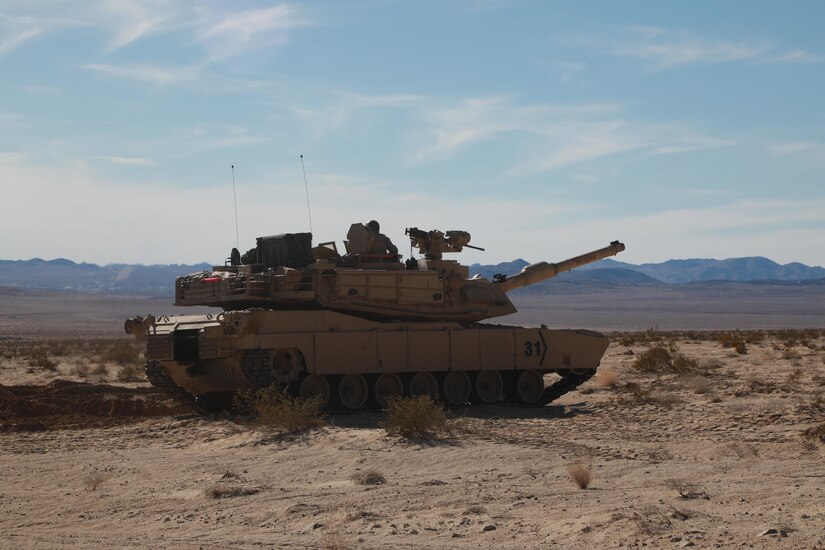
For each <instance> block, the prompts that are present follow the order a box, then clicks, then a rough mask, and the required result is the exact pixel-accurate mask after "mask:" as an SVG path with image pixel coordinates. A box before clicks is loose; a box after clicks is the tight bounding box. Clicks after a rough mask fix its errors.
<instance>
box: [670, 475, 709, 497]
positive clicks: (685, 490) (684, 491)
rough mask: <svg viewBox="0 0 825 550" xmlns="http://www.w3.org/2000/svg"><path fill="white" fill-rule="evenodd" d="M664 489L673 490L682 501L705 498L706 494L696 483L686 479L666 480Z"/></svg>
mask: <svg viewBox="0 0 825 550" xmlns="http://www.w3.org/2000/svg"><path fill="white" fill-rule="evenodd" d="M665 487H667V488H668V489H673V490H674V491H676V492H677V493H679V496H680V497H682V498H684V499H692V498H707V493H705V491H704V489H702V487H701V486H700V485H699V484H698V483H694V482H692V481H688V480H686V479H668V480H666V481H665Z"/></svg>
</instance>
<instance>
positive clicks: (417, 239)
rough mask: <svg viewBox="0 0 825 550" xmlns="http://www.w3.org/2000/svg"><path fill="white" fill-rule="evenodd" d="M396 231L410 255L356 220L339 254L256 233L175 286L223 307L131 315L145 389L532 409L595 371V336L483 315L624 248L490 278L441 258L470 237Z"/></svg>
mask: <svg viewBox="0 0 825 550" xmlns="http://www.w3.org/2000/svg"><path fill="white" fill-rule="evenodd" d="M405 233H406V235H407V236H408V237H409V239H410V243H411V245H412V246H413V247H414V248H417V249H418V251H419V254H420V256H419V257H418V258H409V259H407V260H406V261H402V257H401V256H400V255H398V254H396V253H391V252H387V251H385V250H383V248H384V247H383V246H379V247H378V251H376V239H377V238H379V237H380V238H384V237H383V235H380V234H379V233H377V231H373V230H372V229H371V228H370V227H368V226H366V225H362V224H353V225H352V226H351V227H350V229H349V231H348V233H347V240H346V241H344V249H343V251H342V252H343V253H341V252H339V250H338V247H337V245H336V243H335V242H325V243H320V244H319V245H317V246H313V245H312V235H311V234H310V233H286V234H281V235H272V236H266V237H259V238H258V239H257V241H256V246H255V247H254V248H252V249H250V250H249V251H247V252H246V253H244V254H241V253H240V252H239V251H238V250H237V249H233V250H232V253H231V254H230V256H229V258H228V259H227V260H226V261H225V262H224V265H222V266H215V267H214V268H213V269H212V270H211V271H204V272H199V273H192V274H189V275H186V276H184V277H179V278H178V279H177V280H176V282H175V305H178V306H213V307H218V308H221V309H222V310H223V311H221V312H218V313H213V314H200V315H169V316H148V317H146V318H141V317H138V318H134V319H129V320H127V321H126V331H127V332H129V333H132V334H135V335H136V336H137V337H139V338H141V339H145V342H146V350H145V356H146V373H147V376H148V378H149V380H150V382H151V383H152V384H154V385H155V386H158V387H160V388H161V389H163V390H165V391H167V392H168V393H170V394H172V395H174V396H176V397H177V398H179V399H181V400H183V401H187V402H189V403H190V404H191V405H193V406H195V407H199V408H205V409H210V408H214V407H215V406H218V405H219V404H222V403H225V402H226V399H227V396H230V395H232V394H233V393H234V392H236V391H238V390H243V389H249V388H262V387H267V386H271V385H273V384H275V385H277V386H279V387H281V388H283V390H284V391H286V392H289V393H291V394H293V395H296V396H300V397H304V398H311V397H317V398H319V399H320V400H321V401H322V402H323V403H324V404H325V405H326V406H327V407H329V408H333V409H338V408H340V409H346V410H357V409H361V408H364V407H384V406H386V405H387V404H388V403H389V402H390V400H391V399H393V398H396V397H399V396H403V395H423V394H426V395H430V396H431V397H433V398H434V399H439V400H442V401H444V402H445V403H447V404H450V405H462V404H467V403H482V404H489V403H496V402H499V401H505V402H508V403H513V404H518V405H522V406H543V405H545V404H547V403H549V402H550V401H552V400H553V399H556V398H557V397H559V396H560V395H563V394H564V393H567V392H568V391H571V390H573V389H575V388H576V387H577V386H579V385H580V384H581V383H583V382H584V381H586V380H587V379H589V378H590V377H591V376H592V375H593V374H594V373H595V371H596V368H597V367H598V365H599V362H600V360H601V358H602V356H603V355H604V352H605V350H606V349H607V346H608V339H607V337H605V336H604V335H602V334H599V333H597V332H593V331H589V330H583V329H579V330H561V329H549V328H547V327H546V326H541V327H519V326H510V325H496V324H491V323H487V322H482V321H485V320H487V319H491V318H495V317H499V316H502V315H508V314H510V313H514V312H515V311H516V308H515V306H514V305H513V303H512V302H511V300H510V298H509V297H508V295H507V293H508V292H510V291H512V290H514V289H517V288H521V287H524V286H528V285H532V284H535V283H537V282H540V281H544V280H547V279H549V278H552V277H555V276H556V275H558V274H560V273H563V272H566V271H570V270H572V269H574V268H576V267H579V266H582V265H585V264H588V263H592V262H595V261H597V260H600V259H602V258H606V257H609V256H613V255H615V254H618V253H619V252H621V251H622V250H624V248H625V247H624V245H623V244H622V243H620V242H618V241H614V242H612V243H610V245H608V246H606V247H604V248H600V249H598V250H595V251H592V252H588V253H587V254H582V255H579V256H576V257H574V258H570V259H568V260H564V261H562V262H559V263H548V262H540V263H537V264H532V265H529V266H527V267H525V268H524V269H523V270H522V271H521V272H520V273H518V274H516V275H512V276H507V275H503V274H501V275H495V276H494V277H493V278H492V280H488V279H486V278H483V277H478V276H476V277H473V278H470V277H469V268H468V267H467V266H465V265H462V264H460V263H459V262H457V261H455V260H448V259H444V255H445V254H452V253H460V252H462V251H463V249H464V248H478V247H475V246H473V245H470V244H469V243H470V240H471V236H470V234H469V233H468V232H466V231H446V232H442V231H438V230H431V231H423V230H420V229H418V228H415V227H411V228H408V229H407V230H406V231H405ZM389 246H390V247H391V249H393V250H394V249H395V247H394V246H393V245H391V244H390V245H389ZM480 250H483V249H480ZM553 375H555V376H553Z"/></svg>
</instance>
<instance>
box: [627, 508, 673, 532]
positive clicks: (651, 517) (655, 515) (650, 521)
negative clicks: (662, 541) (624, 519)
mask: <svg viewBox="0 0 825 550" xmlns="http://www.w3.org/2000/svg"><path fill="white" fill-rule="evenodd" d="M630 521H632V522H633V523H635V524H636V528H637V529H638V530H639V533H640V534H642V535H645V536H651V535H655V534H658V533H661V532H662V531H665V530H667V529H670V528H671V527H672V526H673V523H672V522H671V521H670V519H668V517H667V516H666V515H665V514H664V513H663V512H662V511H661V510H659V509H658V508H656V507H655V506H647V507H645V508H643V509H642V510H640V511H639V512H633V515H632V516H630Z"/></svg>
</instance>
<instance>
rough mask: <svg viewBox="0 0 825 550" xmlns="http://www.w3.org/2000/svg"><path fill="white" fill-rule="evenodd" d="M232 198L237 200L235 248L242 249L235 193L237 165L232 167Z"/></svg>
mask: <svg viewBox="0 0 825 550" xmlns="http://www.w3.org/2000/svg"><path fill="white" fill-rule="evenodd" d="M232 197H233V198H234V199H235V248H237V249H239V250H240V248H241V240H240V238H238V194H237V193H236V192H235V165H234V164H233V165H232Z"/></svg>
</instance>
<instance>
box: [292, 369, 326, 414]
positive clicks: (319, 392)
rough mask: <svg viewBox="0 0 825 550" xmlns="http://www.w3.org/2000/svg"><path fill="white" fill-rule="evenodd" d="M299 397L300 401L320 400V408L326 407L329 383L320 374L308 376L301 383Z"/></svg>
mask: <svg viewBox="0 0 825 550" xmlns="http://www.w3.org/2000/svg"><path fill="white" fill-rule="evenodd" d="M299 395H300V396H301V398H302V399H312V398H314V397H317V398H320V399H321V406H322V407H326V406H327V403H329V382H327V379H326V378H324V377H323V376H321V375H320V374H310V375H309V376H307V377H306V378H304V379H303V381H301V391H300V393H299Z"/></svg>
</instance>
